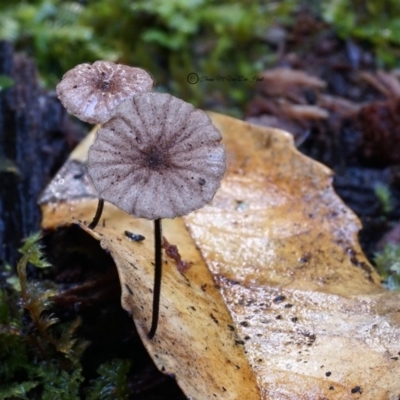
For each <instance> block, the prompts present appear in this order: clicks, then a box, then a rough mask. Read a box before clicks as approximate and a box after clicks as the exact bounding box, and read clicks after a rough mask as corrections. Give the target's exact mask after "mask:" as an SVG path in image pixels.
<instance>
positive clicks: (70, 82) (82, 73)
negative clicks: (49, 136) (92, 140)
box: [56, 61, 153, 124]
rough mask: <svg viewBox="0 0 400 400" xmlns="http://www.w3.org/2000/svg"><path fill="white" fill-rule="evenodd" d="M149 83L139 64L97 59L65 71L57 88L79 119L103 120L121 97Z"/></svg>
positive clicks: (149, 86) (146, 89) (147, 87)
mask: <svg viewBox="0 0 400 400" xmlns="http://www.w3.org/2000/svg"><path fill="white" fill-rule="evenodd" d="M152 87H153V79H152V77H151V76H150V75H149V74H148V73H147V72H146V71H144V70H143V69H141V68H134V67H129V66H127V65H122V64H115V63H113V62H111V61H96V62H95V63H93V65H91V64H79V65H77V66H76V67H75V68H73V69H71V70H69V71H68V72H66V73H65V74H64V76H63V78H62V81H61V82H60V83H59V84H58V85H57V88H56V90H57V95H58V98H59V99H60V101H61V103H62V104H63V106H64V107H65V108H66V109H67V110H68V112H70V113H71V114H73V115H75V116H76V117H78V118H79V119H80V120H82V121H85V122H89V123H91V124H102V123H103V122H105V121H107V120H109V119H110V118H111V116H112V112H113V110H114V109H115V108H116V107H117V106H118V104H120V103H121V102H122V101H124V100H126V99H130V98H132V97H133V96H134V95H136V94H137V93H143V92H149V91H151V89H152Z"/></svg>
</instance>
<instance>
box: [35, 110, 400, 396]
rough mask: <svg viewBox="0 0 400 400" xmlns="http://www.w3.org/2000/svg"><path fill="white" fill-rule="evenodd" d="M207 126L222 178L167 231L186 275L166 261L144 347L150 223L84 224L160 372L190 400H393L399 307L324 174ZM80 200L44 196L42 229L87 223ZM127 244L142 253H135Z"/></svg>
mask: <svg viewBox="0 0 400 400" xmlns="http://www.w3.org/2000/svg"><path fill="white" fill-rule="evenodd" d="M211 118H212V119H213V122H214V123H215V124H216V125H217V127H218V128H219V129H220V131H221V133H222V135H223V137H224V144H225V146H226V150H227V173H226V175H225V178H224V179H223V181H222V185H221V188H220V189H219V191H218V192H217V194H216V196H215V198H214V200H213V202H212V203H211V204H209V205H207V206H206V207H204V208H203V209H201V210H198V211H196V212H193V213H192V214H190V215H189V216H187V217H185V218H184V219H175V220H166V221H165V223H164V232H163V233H164V235H165V237H166V238H167V240H168V242H169V243H171V244H173V245H176V246H177V248H178V251H179V253H180V255H181V259H182V260H184V261H186V262H191V263H193V264H192V265H191V267H190V268H189V269H187V271H186V272H185V273H184V274H183V275H182V274H181V273H180V272H179V270H178V268H177V265H176V264H175V261H174V260H173V259H172V258H168V257H165V263H164V266H165V267H164V275H163V286H162V300H161V317H160V324H159V330H158V331H157V334H156V336H155V338H154V339H153V340H148V339H147V337H146V334H147V332H148V329H149V325H150V320H151V317H150V315H151V297H152V293H151V291H152V284H153V265H152V261H153V240H152V225H151V223H150V222H148V221H146V220H142V219H134V218H133V217H130V216H127V215H126V214H124V213H123V212H121V211H120V210H118V209H116V208H115V207H114V206H112V205H109V204H106V206H105V214H104V221H105V226H102V224H101V223H100V224H99V226H98V228H96V230H95V232H93V231H90V230H89V229H87V228H86V227H85V226H84V224H83V223H82V222H81V223H80V224H81V227H82V228H83V229H85V230H86V231H87V232H88V233H89V234H91V235H93V236H94V237H95V238H97V239H98V240H100V243H101V246H102V247H103V248H104V249H107V250H108V251H110V253H111V255H112V257H113V258H114V260H115V262H116V264H117V268H118V271H119V275H120V280H121V286H122V291H123V293H122V305H123V307H124V308H125V309H126V310H128V311H129V312H131V313H132V314H133V318H134V321H135V324H136V326H137V328H138V331H139V334H140V335H141V337H142V339H143V342H144V343H145V346H146V347H147V349H148V351H149V353H150V354H151V356H152V357H153V360H154V361H155V363H156V365H157V366H158V367H159V368H160V370H161V371H163V372H166V373H173V374H175V376H176V379H177V381H178V383H179V385H180V386H181V387H182V389H183V390H184V392H185V393H186V394H187V396H188V397H190V398H193V399H211V398H214V397H215V396H216V397H217V398H220V399H253V398H254V399H255V398H261V399H323V398H329V399H331V400H332V399H358V398H362V399H374V400H375V399H382V400H383V399H397V398H398V395H399V394H400V379H399V376H400V361H399V358H400V357H399V354H398V353H399V352H400V344H399V343H400V312H399V306H398V305H399V300H400V296H399V294H398V293H397V294H396V293H389V292H386V291H385V290H384V289H383V288H382V287H381V286H380V284H379V276H378V275H377V274H376V272H375V271H374V269H373V268H372V267H371V265H370V264H369V263H368V261H367V260H366V258H365V256H364V255H363V253H362V251H361V249H360V246H359V244H358V241H357V233H358V230H359V229H360V223H359V221H358V219H357V218H356V216H355V215H354V214H353V213H352V212H351V211H350V210H349V209H348V208H346V206H345V205H344V204H343V203H342V201H341V200H340V199H339V198H338V197H337V195H336V194H335V193H334V191H333V189H332V185H331V181H332V173H331V171H330V170H329V169H328V168H326V167H324V166H323V165H321V164H318V163H316V162H315V161H312V160H310V159H308V158H307V157H305V156H303V155H301V154H300V153H299V152H297V151H296V150H295V148H294V146H293V140H292V138H291V137H290V135H289V134H286V133H285V132H283V131H279V130H274V129H267V128H263V127H258V126H254V125H251V124H248V123H245V122H242V121H238V120H235V119H233V118H230V117H225V116H222V115H217V114H211ZM90 140H92V139H90V138H89V139H88V140H87V141H86V143H84V144H83V147H82V149H85V150H84V151H82V152H81V153H80V150H79V149H78V150H77V151H76V152H74V154H73V155H72V159H75V161H74V163H77V162H79V160H81V161H83V160H84V159H85V157H86V154H87V145H88V143H90ZM70 162H71V161H70ZM66 168H67V167H66ZM59 179H61V178H60V176H59V177H58V180H59ZM67 185H70V186H71V188H72V189H74V188H75V189H76V185H75V186H74V184H73V182H72V183H71V181H69V182H68V183H67ZM59 189H60V192H63V191H62V190H61V189H62V188H59V187H58V189H57V190H59ZM49 190H50V191H53V192H57V190H55V189H54V187H53V188H52V187H50V188H49ZM74 193H75V194H76V190H75V191H74ZM82 193H83V198H82V199H81V200H80V201H78V200H68V195H67V194H66V193H65V191H64V192H63V197H65V196H66V198H64V199H60V196H58V197H57V196H53V197H54V198H58V200H64V202H63V203H60V202H58V203H49V202H48V203H45V204H43V212H44V219H43V227H45V228H54V227H57V226H59V225H61V224H66V223H69V222H70V221H71V219H74V220H81V221H83V220H86V221H90V220H91V218H92V216H93V214H94V210H95V207H96V201H94V200H93V199H90V198H88V197H87V193H88V190H86V191H83V192H82ZM47 198H49V197H47ZM125 231H129V232H134V233H137V234H141V235H143V236H145V238H146V239H145V240H144V241H141V242H134V241H131V240H129V238H127V237H126V236H125V235H124V232H125ZM215 283H216V284H217V287H218V288H219V289H220V290H219V291H218V290H217V288H216V286H215ZM228 310H229V312H228ZM232 324H233V325H234V326H235V328H233V326H232ZM214 394H215V396H214Z"/></svg>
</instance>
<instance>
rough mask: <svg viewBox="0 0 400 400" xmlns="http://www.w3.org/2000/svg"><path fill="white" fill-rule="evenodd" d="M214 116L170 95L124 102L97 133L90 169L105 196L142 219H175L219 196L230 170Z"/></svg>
mask: <svg viewBox="0 0 400 400" xmlns="http://www.w3.org/2000/svg"><path fill="white" fill-rule="evenodd" d="M221 139H222V137H221V134H220V132H219V131H218V129H217V128H215V127H214V125H213V124H212V122H211V119H210V118H209V117H208V116H207V115H206V114H205V113H204V112H203V111H200V110H197V109H195V108H194V107H193V106H192V105H191V104H189V103H186V102H184V101H183V100H180V99H178V98H176V97H173V96H171V95H169V94H161V93H145V94H140V95H137V96H135V97H134V98H133V99H131V100H127V101H124V102H123V103H121V105H120V106H119V107H118V108H117V110H116V112H115V114H114V116H113V118H112V119H110V120H109V121H108V122H107V123H105V124H104V125H103V126H102V127H101V128H100V129H99V130H98V132H97V137H96V140H95V142H94V143H93V145H92V146H91V147H90V149H89V158H88V164H87V166H88V172H89V176H90V177H91V179H92V181H93V185H94V187H95V188H96V190H97V191H98V193H99V196H100V197H101V198H103V199H104V200H106V201H108V202H110V203H112V204H115V205H116V206H117V207H119V208H120V209H122V210H124V211H125V212H127V213H128V214H134V215H135V216H137V217H140V218H147V219H150V220H152V219H158V218H175V217H179V216H182V215H186V214H188V213H190V212H191V211H193V210H196V209H198V208H201V207H203V206H204V205H205V204H207V203H209V202H210V201H211V200H212V198H213V197H214V194H215V192H216V191H217V189H218V187H219V186H220V181H221V179H222V177H223V175H224V172H225V151H224V146H223V145H222V144H221Z"/></svg>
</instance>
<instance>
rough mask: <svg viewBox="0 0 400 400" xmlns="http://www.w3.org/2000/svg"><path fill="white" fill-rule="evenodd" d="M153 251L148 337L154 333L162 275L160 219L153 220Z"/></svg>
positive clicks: (150, 337) (156, 323) (151, 336)
mask: <svg viewBox="0 0 400 400" xmlns="http://www.w3.org/2000/svg"><path fill="white" fill-rule="evenodd" d="M154 252H155V270H154V288H153V315H152V320H151V328H150V332H149V334H148V338H149V339H152V338H153V337H154V335H155V334H156V330H157V325H158V314H159V310H160V293H161V277H162V233H161V219H156V220H154Z"/></svg>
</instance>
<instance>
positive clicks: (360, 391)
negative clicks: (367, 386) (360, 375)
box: [351, 386, 362, 393]
mask: <svg viewBox="0 0 400 400" xmlns="http://www.w3.org/2000/svg"><path fill="white" fill-rule="evenodd" d="M351 393H362V390H361V387H360V386H354V387H353V389H351Z"/></svg>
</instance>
